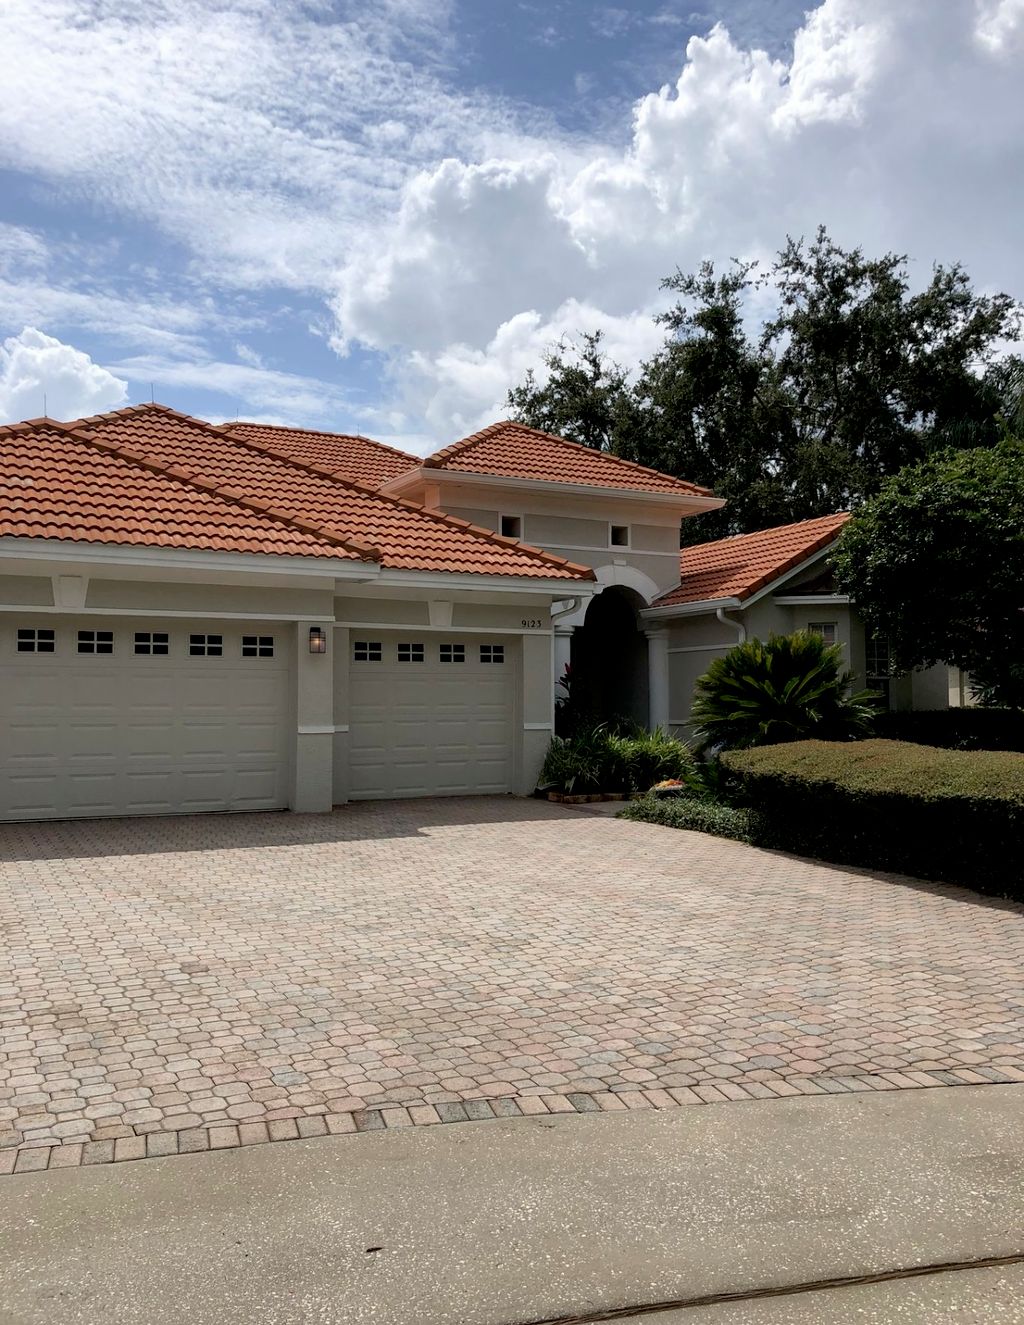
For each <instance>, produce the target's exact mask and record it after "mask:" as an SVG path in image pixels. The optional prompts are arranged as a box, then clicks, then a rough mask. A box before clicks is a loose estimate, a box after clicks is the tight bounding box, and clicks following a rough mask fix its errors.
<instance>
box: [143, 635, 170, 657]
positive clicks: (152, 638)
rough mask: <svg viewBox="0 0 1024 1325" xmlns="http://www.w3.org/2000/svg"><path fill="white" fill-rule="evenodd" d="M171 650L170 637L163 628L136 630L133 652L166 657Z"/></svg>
mask: <svg viewBox="0 0 1024 1325" xmlns="http://www.w3.org/2000/svg"><path fill="white" fill-rule="evenodd" d="M170 651H171V637H170V635H169V634H167V632H166V631H163V630H137V631H136V632H135V652H136V653H137V654H139V655H147V656H149V655H156V656H158V657H166V656H167V655H168V654H169V653H170Z"/></svg>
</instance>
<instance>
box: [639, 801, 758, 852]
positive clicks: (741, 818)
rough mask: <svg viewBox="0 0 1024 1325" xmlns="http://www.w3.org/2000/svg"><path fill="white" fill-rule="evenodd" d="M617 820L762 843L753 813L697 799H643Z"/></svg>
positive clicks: (740, 808) (738, 840)
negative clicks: (660, 825) (661, 825)
mask: <svg viewBox="0 0 1024 1325" xmlns="http://www.w3.org/2000/svg"><path fill="white" fill-rule="evenodd" d="M616 818H619V819H633V820H634V821H638V822H640V823H647V824H663V825H664V826H665V827H666V828H689V829H691V830H692V831H693V832H695V833H713V834H714V836H715V837H729V838H732V840H733V841H735V842H757V841H759V840H760V834H759V832H758V823H757V815H756V814H755V813H754V811H752V810H748V809H745V808H742V807H740V806H735V805H718V804H716V803H715V802H714V801H708V800H700V799H698V798H697V797H695V796H678V797H674V798H673V799H671V800H659V799H658V798H657V797H656V796H644V798H643V799H642V800H638V801H633V803H632V804H631V805H628V806H627V807H626V809H624V810H623V811H622V812H621V813H620V814H618V815H617V816H616Z"/></svg>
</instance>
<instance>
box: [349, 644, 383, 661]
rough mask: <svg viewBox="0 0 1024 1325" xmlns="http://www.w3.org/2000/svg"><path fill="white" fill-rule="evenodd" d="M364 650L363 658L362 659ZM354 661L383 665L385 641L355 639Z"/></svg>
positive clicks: (353, 645)
mask: <svg viewBox="0 0 1024 1325" xmlns="http://www.w3.org/2000/svg"><path fill="white" fill-rule="evenodd" d="M360 650H363V654H364V656H363V657H360V652H359V651H360ZM352 661H353V662H354V663H382V662H383V661H384V641H383V640H378V639H375V640H370V639H354V640H353V641H352Z"/></svg>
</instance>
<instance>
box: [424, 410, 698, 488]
mask: <svg viewBox="0 0 1024 1325" xmlns="http://www.w3.org/2000/svg"><path fill="white" fill-rule="evenodd" d="M422 463H423V466H424V468H426V469H446V470H453V471H457V472H460V473H472V474H487V475H492V476H493V477H496V478H512V479H521V480H523V481H526V482H531V481H532V482H542V483H567V484H579V485H582V486H584V487H593V488H608V489H612V490H618V491H622V490H626V491H631V492H638V493H643V492H658V493H678V494H679V495H680V496H686V497H710V496H712V495H713V494H712V492H711V490H710V488H701V487H698V486H697V484H696V483H688V482H686V480H685V479H680V478H673V477H672V476H671V475H669V474H662V473H660V472H659V471H658V470H656V469H648V468H647V467H646V465H637V464H634V463H633V461H631V460H623V459H621V457H619V456H615V455H610V454H609V453H608V452H606V451H595V450H594V449H593V448H592V447H589V446H582V445H581V444H580V443H579V442H570V441H569V440H568V439H567V438H565V437H556V436H555V435H554V434H553V433H547V432H540V431H539V430H538V429H536V428H527V427H526V425H525V424H522V423H515V422H514V421H512V420H511V419H505V420H503V421H502V422H500V423H492V424H491V425H490V427H487V428H484V429H482V430H481V431H480V432H476V433H473V434H472V436H470V437H464V438H463V439H462V441H461V442H456V443H455V444H454V445H453V446H447V447H445V449H444V450H443V451H437V452H435V453H434V454H433V455H432V456H428V457H427V459H426V460H424V461H423V462H422Z"/></svg>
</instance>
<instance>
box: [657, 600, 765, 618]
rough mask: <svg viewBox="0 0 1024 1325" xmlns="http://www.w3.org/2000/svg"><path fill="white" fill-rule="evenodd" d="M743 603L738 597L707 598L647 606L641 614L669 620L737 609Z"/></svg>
mask: <svg viewBox="0 0 1024 1325" xmlns="http://www.w3.org/2000/svg"><path fill="white" fill-rule="evenodd" d="M742 607H743V604H742V603H741V602H740V600H739V599H738V598H705V599H703V600H702V601H701V602H699V603H666V604H665V606H664V607H645V608H642V609H641V611H640V615H641V616H642V617H643V618H644V619H645V620H651V621H668V620H671V619H672V617H683V616H704V615H706V614H707V613H708V612H717V611H718V610H719V609H722V610H725V609H728V610H729V611H736V610H737V609H739V608H742Z"/></svg>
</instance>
